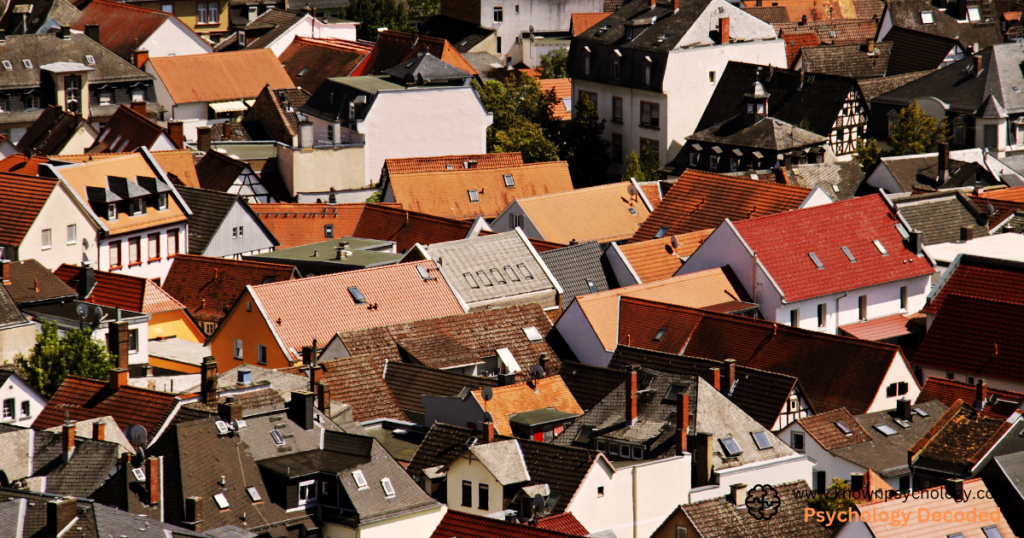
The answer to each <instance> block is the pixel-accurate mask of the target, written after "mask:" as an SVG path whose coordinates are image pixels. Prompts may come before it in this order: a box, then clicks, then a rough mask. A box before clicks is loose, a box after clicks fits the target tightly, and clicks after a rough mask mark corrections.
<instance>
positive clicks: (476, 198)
mask: <svg viewBox="0 0 1024 538" xmlns="http://www.w3.org/2000/svg"><path fill="white" fill-rule="evenodd" d="M469 203H471V204H478V203H480V195H479V194H477V192H476V191H473V190H471V191H469Z"/></svg>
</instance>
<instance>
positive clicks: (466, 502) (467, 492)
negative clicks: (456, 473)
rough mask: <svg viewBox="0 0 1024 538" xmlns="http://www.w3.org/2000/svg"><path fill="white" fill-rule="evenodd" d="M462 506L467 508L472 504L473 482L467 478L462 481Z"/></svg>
mask: <svg viewBox="0 0 1024 538" xmlns="http://www.w3.org/2000/svg"><path fill="white" fill-rule="evenodd" d="M462 506H465V507H467V508H472V506H473V483H472V482H470V481H469V480H463V481H462Z"/></svg>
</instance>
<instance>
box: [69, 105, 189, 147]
mask: <svg viewBox="0 0 1024 538" xmlns="http://www.w3.org/2000/svg"><path fill="white" fill-rule="evenodd" d="M137 104H138V105H141V104H142V103H137ZM133 106H135V104H133ZM140 108H142V107H140ZM143 111H144V110H143ZM179 141H180V142H181V143H182V144H184V139H181V140H179ZM141 147H145V148H148V149H149V150H150V151H171V150H176V149H185V148H184V147H178V145H177V142H175V141H173V140H172V139H171V135H170V134H169V132H165V131H164V129H163V128H162V127H160V126H159V125H157V124H156V123H154V122H153V121H150V119H149V118H147V117H146V116H144V115H142V114H140V113H139V112H137V111H136V110H135V109H134V108H132V107H128V106H125V105H121V106H119V107H118V108H117V111H115V112H114V115H113V116H111V117H110V120H108V121H107V126H106V127H105V128H104V129H103V132H102V133H100V136H99V138H97V139H96V143H95V144H93V146H92V147H91V148H89V151H88V153H121V152H132V151H135V150H137V149H139V148H141Z"/></svg>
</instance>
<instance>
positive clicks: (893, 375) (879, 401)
mask: <svg viewBox="0 0 1024 538" xmlns="http://www.w3.org/2000/svg"><path fill="white" fill-rule="evenodd" d="M901 382H902V383H906V384H907V393H906V394H903V395H896V396H886V390H885V389H886V387H888V386H889V385H891V384H892V383H901ZM920 395H921V385H919V384H918V382H917V379H916V378H915V377H914V372H913V371H912V370H911V369H910V367H909V366H908V365H907V361H906V360H905V359H904V358H903V354H902V353H901V352H900V351H897V352H896V355H895V356H894V357H893V361H892V363H891V364H890V365H889V370H888V371H887V372H886V373H885V378H884V379H883V380H882V386H881V387H879V388H878V393H877V394H875V399H874V400H872V402H871V405H870V406H868V410H867V411H866V412H867V413H874V412H875V411H885V410H887V409H896V402H897V400H899V399H900V398H906V399H908V400H910V401H911V402H916V401H917V397H918V396H920Z"/></svg>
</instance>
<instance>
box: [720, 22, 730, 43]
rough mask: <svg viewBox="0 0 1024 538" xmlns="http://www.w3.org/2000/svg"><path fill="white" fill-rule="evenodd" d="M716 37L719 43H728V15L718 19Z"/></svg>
mask: <svg viewBox="0 0 1024 538" xmlns="http://www.w3.org/2000/svg"><path fill="white" fill-rule="evenodd" d="M718 37H719V42H721V44H723V45H727V44H728V43H729V17H722V18H721V19H718Z"/></svg>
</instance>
